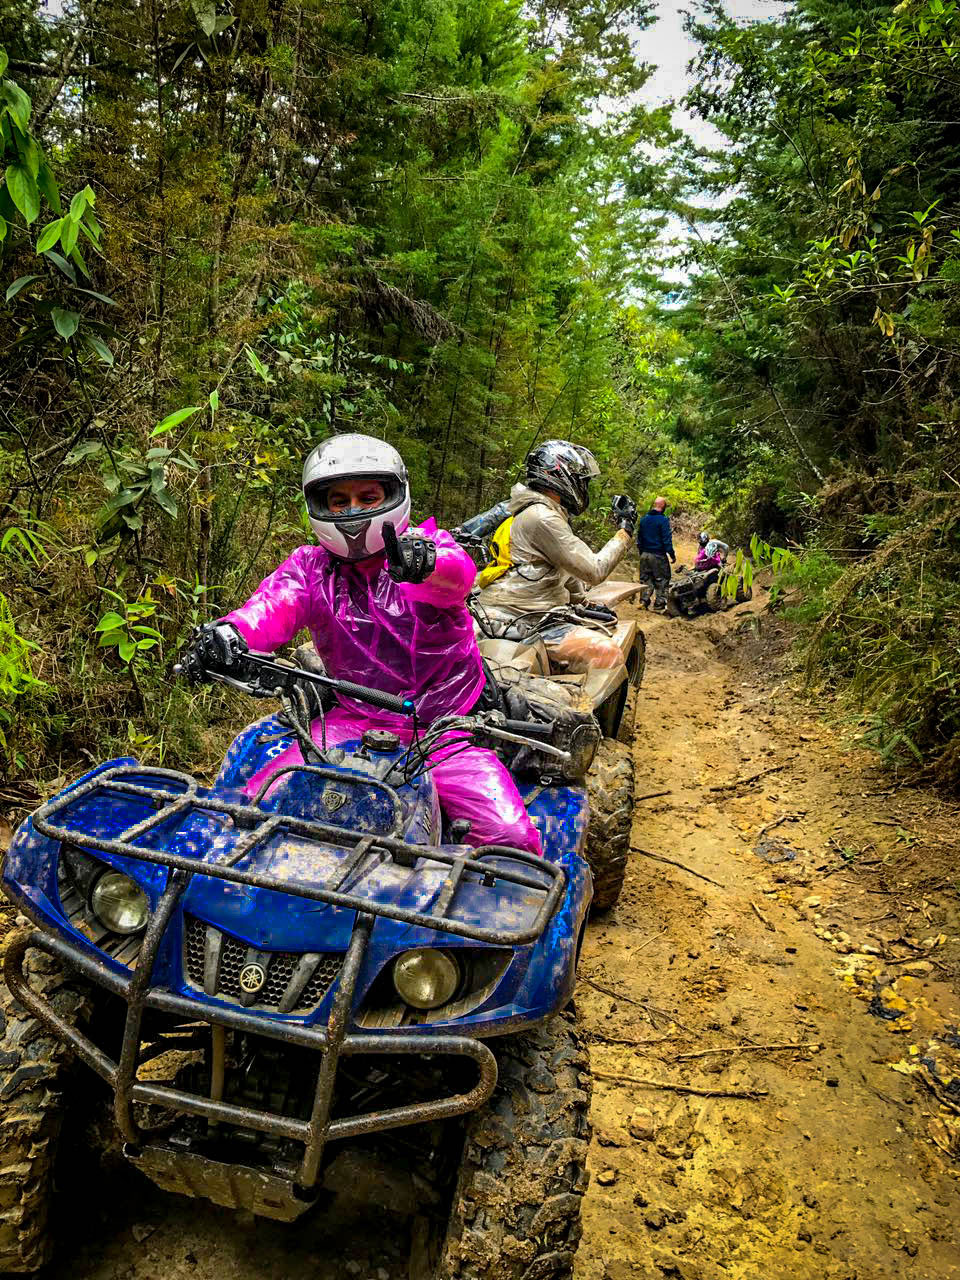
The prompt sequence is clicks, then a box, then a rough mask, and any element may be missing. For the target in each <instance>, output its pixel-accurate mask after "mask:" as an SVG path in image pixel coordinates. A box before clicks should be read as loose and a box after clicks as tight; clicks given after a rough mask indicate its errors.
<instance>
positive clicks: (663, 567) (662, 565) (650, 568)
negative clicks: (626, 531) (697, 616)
mask: <svg viewBox="0 0 960 1280" xmlns="http://www.w3.org/2000/svg"><path fill="white" fill-rule="evenodd" d="M640 581H641V582H642V583H643V584H644V587H643V590H642V591H641V592H640V598H641V600H642V601H643V603H644V606H646V607H649V604H650V597H651V596H653V597H654V607H655V608H657V609H665V608H666V606H667V586H668V584H669V582H670V561H669V560H668V559H667V557H666V556H662V555H655V554H654V553H653V552H652V551H642V552H641V553H640Z"/></svg>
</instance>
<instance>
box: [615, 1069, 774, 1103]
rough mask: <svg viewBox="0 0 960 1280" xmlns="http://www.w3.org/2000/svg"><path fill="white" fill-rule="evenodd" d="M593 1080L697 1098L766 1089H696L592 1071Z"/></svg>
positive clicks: (758, 1093) (752, 1094)
mask: <svg viewBox="0 0 960 1280" xmlns="http://www.w3.org/2000/svg"><path fill="white" fill-rule="evenodd" d="M593 1078H594V1080H614V1081H616V1083H617V1084H638V1085H641V1086H642V1087H643V1088H645V1089H669V1090H670V1091H671V1092H673V1093H693V1094H696V1096H697V1097H698V1098H766V1097H767V1096H768V1093H769V1091H768V1090H767V1089H698V1088H697V1087H696V1085H692V1084H671V1083H670V1081H669V1080H644V1079H641V1078H640V1077H639V1076H621V1075H614V1074H612V1073H611V1072H608V1071H594V1072H593Z"/></svg>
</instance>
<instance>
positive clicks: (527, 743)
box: [477, 718, 573, 764]
mask: <svg viewBox="0 0 960 1280" xmlns="http://www.w3.org/2000/svg"><path fill="white" fill-rule="evenodd" d="M477 730H478V732H480V733H483V734H487V735H489V736H490V737H491V738H498V739H500V741H502V742H516V743H518V744H519V745H520V746H521V747H532V748H533V749H534V750H535V751H538V752H542V753H543V755H545V756H553V757H554V759H556V760H562V761H563V762H564V764H569V763H570V761H571V760H572V758H573V757H572V756H571V755H570V752H569V751H563V750H561V748H560V747H555V746H554V745H553V744H552V743H551V742H543V741H542V740H541V739H539V738H528V737H526V736H524V735H522V734H519V733H512V732H511V731H510V730H509V729H502V728H501V727H500V726H499V725H497V724H495V723H491V722H490V721H489V720H480V719H479V718H478V722H477Z"/></svg>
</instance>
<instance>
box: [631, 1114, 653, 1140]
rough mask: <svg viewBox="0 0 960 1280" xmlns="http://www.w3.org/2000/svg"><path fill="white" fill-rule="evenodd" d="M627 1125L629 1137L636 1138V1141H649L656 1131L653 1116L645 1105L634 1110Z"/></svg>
mask: <svg viewBox="0 0 960 1280" xmlns="http://www.w3.org/2000/svg"><path fill="white" fill-rule="evenodd" d="M627 1127H628V1129H629V1130H630V1136H631V1138H636V1139H637V1141H638V1142H649V1141H650V1140H651V1139H652V1138H653V1136H654V1134H655V1133H656V1131H657V1130H656V1125H655V1124H654V1122H653V1116H652V1115H651V1114H650V1112H649V1111H647V1110H646V1108H645V1107H638V1108H637V1110H636V1111H634V1113H633V1115H632V1116H631V1117H630V1120H629V1123H628V1125H627Z"/></svg>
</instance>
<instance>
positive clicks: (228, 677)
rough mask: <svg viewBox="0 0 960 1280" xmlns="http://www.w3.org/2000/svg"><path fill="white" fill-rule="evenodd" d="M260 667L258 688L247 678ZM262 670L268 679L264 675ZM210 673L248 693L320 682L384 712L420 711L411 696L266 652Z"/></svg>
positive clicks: (176, 670) (246, 656) (177, 670)
mask: <svg viewBox="0 0 960 1280" xmlns="http://www.w3.org/2000/svg"><path fill="white" fill-rule="evenodd" d="M250 668H254V669H256V671H257V673H258V687H254V686H253V685H251V684H250V683H249V682H247V681H245V680H244V678H243V677H244V675H246V673H247V672H248V671H249V670H250ZM173 670H174V674H176V675H179V674H180V670H181V668H180V667H179V666H176V667H174V669H173ZM260 672H262V673H263V675H264V676H265V677H266V679H263V678H260V677H259V673H260ZM209 674H210V675H211V676H212V677H213V678H214V679H215V680H218V681H220V682H221V683H222V684H229V685H233V686H234V687H235V688H240V689H243V690H245V691H246V692H248V693H254V694H257V693H259V694H265V695H269V694H271V693H273V692H274V690H276V689H280V690H288V689H290V688H291V686H293V685H296V684H313V685H318V686H319V687H320V688H321V689H329V690H330V691H331V692H332V693H338V694H340V695H342V696H343V697H344V698H355V699H356V700H357V701H358V702H368V703H370V705H371V706H372V707H379V708H380V710H381V711H392V712H393V713H394V714H395V715H398V716H412V715H413V714H414V712H415V710H416V708H415V706H414V704H413V702H412V701H411V699H410V698H398V697H395V695H394V694H392V693H383V692H382V690H380V689H370V688H368V686H367V685H363V684H354V682H353V681H352V680H337V679H335V678H334V677H333V676H322V675H319V674H318V673H317V672H315V671H306V670H304V668H303V667H288V666H285V665H284V664H283V663H280V662H277V661H275V660H274V659H273V658H270V657H267V656H266V655H265V654H262V653H251V652H247V653H244V654H243V655H242V657H241V658H240V660H239V662H237V663H236V665H235V667H234V668H231V670H230V671H210V672H209Z"/></svg>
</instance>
